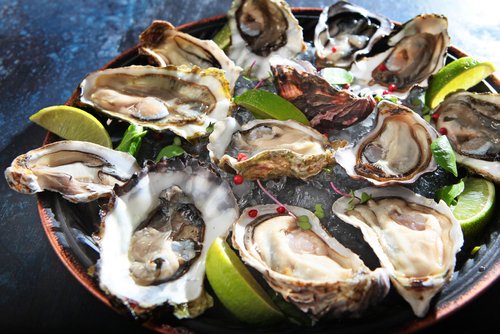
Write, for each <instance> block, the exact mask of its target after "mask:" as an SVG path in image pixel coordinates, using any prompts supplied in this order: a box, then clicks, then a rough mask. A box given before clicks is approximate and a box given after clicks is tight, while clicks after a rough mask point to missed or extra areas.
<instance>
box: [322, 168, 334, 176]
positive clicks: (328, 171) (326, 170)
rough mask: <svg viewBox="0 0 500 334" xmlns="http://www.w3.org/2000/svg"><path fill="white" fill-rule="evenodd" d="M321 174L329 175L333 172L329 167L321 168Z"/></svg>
mask: <svg viewBox="0 0 500 334" xmlns="http://www.w3.org/2000/svg"><path fill="white" fill-rule="evenodd" d="M323 172H325V173H326V174H331V173H333V170H332V168H331V167H325V168H323Z"/></svg>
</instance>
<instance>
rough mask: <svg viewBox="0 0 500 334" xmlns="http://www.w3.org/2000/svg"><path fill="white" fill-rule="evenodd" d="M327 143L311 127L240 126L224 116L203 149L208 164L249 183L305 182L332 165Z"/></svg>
mask: <svg viewBox="0 0 500 334" xmlns="http://www.w3.org/2000/svg"><path fill="white" fill-rule="evenodd" d="M331 144H332V143H330V142H329V141H328V139H326V138H325V137H324V136H323V135H322V134H321V133H319V132H317V131H316V130H314V129H313V128H310V127H308V126H305V125H303V124H301V123H298V122H295V121H292V120H289V121H278V120H271V119H269V120H255V121H251V122H248V123H246V124H245V125H243V126H240V125H239V124H238V122H237V121H236V120H235V119H234V118H232V117H228V118H226V119H225V120H222V121H219V122H217V123H215V126H214V131H213V132H212V134H210V137H209V143H208V145H207V149H208V150H209V152H210V159H211V160H212V162H214V163H215V164H217V165H218V166H219V167H221V168H224V169H226V170H228V171H229V172H236V173H238V174H240V175H242V176H243V177H245V178H247V179H249V180H254V179H270V178H276V177H280V176H293V177H296V178H300V179H307V178H309V177H311V176H313V175H316V174H318V173H319V172H321V170H322V169H323V168H324V167H325V166H327V165H330V164H332V163H333V162H334V159H333V156H334V152H335V151H334V149H333V147H332V145H331ZM242 154H244V158H241V155H242ZM238 156H240V158H238Z"/></svg>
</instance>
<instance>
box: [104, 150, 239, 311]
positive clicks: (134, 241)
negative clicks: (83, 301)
mask: <svg viewBox="0 0 500 334" xmlns="http://www.w3.org/2000/svg"><path fill="white" fill-rule="evenodd" d="M116 194H117V195H116V196H115V197H113V198H112V199H111V201H110V203H109V204H108V208H107V209H106V210H104V211H103V218H102V223H101V230H100V232H99V233H100V236H99V238H100V239H99V247H100V259H99V261H98V265H97V268H98V271H97V275H98V278H99V284H100V287H101V288H102V289H103V290H104V291H105V292H106V293H108V294H109V295H111V296H114V297H116V298H117V299H118V300H120V301H121V302H122V303H124V304H125V305H134V306H133V310H134V312H135V313H140V312H144V311H147V310H151V309H152V308H155V307H157V306H159V305H162V304H165V303H168V304H170V305H174V306H176V307H180V306H184V307H187V308H189V304H192V303H195V304H196V308H195V309H193V310H192V312H194V313H190V314H188V316H189V317H194V316H197V315H198V314H200V313H202V312H203V311H204V310H205V309H206V308H207V307H209V306H210V305H211V303H210V301H207V300H206V299H207V298H208V297H207V295H206V294H205V292H204V288H203V280H204V275H205V259H206V254H207V251H208V248H209V246H210V245H211V244H212V242H213V241H214V240H215V238H217V237H219V236H225V235H227V233H228V230H229V228H230V226H231V224H232V223H233V222H234V221H235V220H236V219H237V218H238V212H239V209H238V205H237V203H236V199H235V198H234V196H233V193H232V191H231V188H230V187H229V185H228V184H227V183H226V182H225V181H223V180H222V179H221V178H220V177H218V176H217V175H216V174H214V173H213V172H211V171H210V170H209V169H208V168H207V167H205V166H203V165H201V164H200V163H199V162H198V161H197V160H195V159H190V160H184V159H181V158H177V159H171V160H162V161H160V162H159V163H157V164H153V163H151V162H148V163H147V164H146V165H145V167H144V168H143V170H142V171H141V172H140V173H139V175H138V176H136V177H133V178H132V179H131V180H130V181H129V182H128V183H126V184H125V185H124V186H122V187H120V188H117V189H116ZM186 305H187V306H186ZM131 307H132V306H131ZM183 316H186V315H183Z"/></svg>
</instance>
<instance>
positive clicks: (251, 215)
mask: <svg viewBox="0 0 500 334" xmlns="http://www.w3.org/2000/svg"><path fill="white" fill-rule="evenodd" d="M258 213H259V212H258V211H257V210H255V209H252V210H250V211H248V215H249V216H250V217H252V218H255V217H257V214H258Z"/></svg>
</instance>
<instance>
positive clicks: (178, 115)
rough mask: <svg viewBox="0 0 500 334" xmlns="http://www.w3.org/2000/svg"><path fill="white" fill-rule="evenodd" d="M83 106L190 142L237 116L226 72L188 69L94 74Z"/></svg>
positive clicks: (148, 68) (83, 85) (113, 70)
mask: <svg viewBox="0 0 500 334" xmlns="http://www.w3.org/2000/svg"><path fill="white" fill-rule="evenodd" d="M80 90H81V95H80V102H81V104H83V105H84V106H85V105H87V106H91V107H93V108H94V109H96V110H97V111H99V112H102V113H104V114H106V115H107V116H110V117H114V118H119V119H122V120H124V121H127V122H129V123H133V124H137V125H141V126H144V127H147V128H150V129H153V130H156V131H166V130H170V131H172V132H174V133H175V134H176V135H178V136H181V137H183V138H186V139H191V138H195V137H199V136H202V135H204V134H205V133H206V128H207V127H208V125H209V124H210V123H215V122H216V121H217V120H219V119H223V118H225V117H227V116H229V115H230V114H231V113H232V102H231V93H230V89H229V84H228V82H227V80H226V78H225V77H224V72H223V71H222V70H219V69H216V68H209V69H201V68H199V67H198V66H193V67H189V66H187V65H181V66H174V65H168V66H166V67H154V66H129V67H120V68H111V69H106V70H102V71H97V72H93V73H91V74H89V75H88V76H87V77H86V78H85V79H84V80H83V82H82V83H81V84H80Z"/></svg>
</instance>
